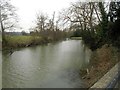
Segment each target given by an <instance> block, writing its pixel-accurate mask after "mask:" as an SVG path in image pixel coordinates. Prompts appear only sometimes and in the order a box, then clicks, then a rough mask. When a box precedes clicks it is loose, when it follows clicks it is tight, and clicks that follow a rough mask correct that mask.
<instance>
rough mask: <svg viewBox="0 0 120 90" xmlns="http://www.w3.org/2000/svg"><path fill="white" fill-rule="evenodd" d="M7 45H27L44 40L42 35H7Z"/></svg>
mask: <svg viewBox="0 0 120 90" xmlns="http://www.w3.org/2000/svg"><path fill="white" fill-rule="evenodd" d="M5 40H6V44H5V47H13V48H14V47H15V48H16V47H26V46H31V45H37V44H41V43H43V42H44V39H43V38H41V37H40V36H6V37H5Z"/></svg>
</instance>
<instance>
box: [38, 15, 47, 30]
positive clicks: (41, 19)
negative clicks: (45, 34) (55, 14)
mask: <svg viewBox="0 0 120 90" xmlns="http://www.w3.org/2000/svg"><path fill="white" fill-rule="evenodd" d="M47 20H48V16H47V15H44V14H43V13H38V14H37V20H36V25H37V27H36V28H37V30H38V31H44V30H45V27H46V22H47Z"/></svg>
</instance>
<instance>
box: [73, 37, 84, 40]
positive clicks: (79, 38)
mask: <svg viewBox="0 0 120 90" xmlns="http://www.w3.org/2000/svg"><path fill="white" fill-rule="evenodd" d="M71 39H73V40H82V37H71Z"/></svg>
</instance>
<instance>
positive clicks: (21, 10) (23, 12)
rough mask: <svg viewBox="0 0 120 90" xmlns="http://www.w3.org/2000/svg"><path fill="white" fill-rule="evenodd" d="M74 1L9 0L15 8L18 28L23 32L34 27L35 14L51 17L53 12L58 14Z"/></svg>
mask: <svg viewBox="0 0 120 90" xmlns="http://www.w3.org/2000/svg"><path fill="white" fill-rule="evenodd" d="M75 1H77V0H11V3H12V5H14V6H15V7H16V8H17V14H18V17H19V24H20V26H21V27H22V28H23V30H28V29H29V28H30V27H32V26H33V25H34V21H35V16H36V13H37V12H39V11H40V12H43V13H47V14H48V15H50V16H52V14H53V12H54V11H55V12H56V13H58V12H59V11H60V10H62V9H63V8H67V7H68V6H69V5H70V3H71V2H75Z"/></svg>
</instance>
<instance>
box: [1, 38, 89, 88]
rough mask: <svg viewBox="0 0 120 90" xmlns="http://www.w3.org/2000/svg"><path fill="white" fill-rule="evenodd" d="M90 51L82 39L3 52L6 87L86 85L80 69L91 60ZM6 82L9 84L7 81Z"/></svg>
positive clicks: (71, 86)
mask: <svg viewBox="0 0 120 90" xmlns="http://www.w3.org/2000/svg"><path fill="white" fill-rule="evenodd" d="M89 57H90V50H89V49H88V48H86V47H85V46H84V45H83V44H82V42H81V41H80V40H68V41H62V42H58V43H50V44H48V45H42V46H36V47H30V48H24V49H21V50H19V51H15V52H14V53H13V54H12V55H9V53H3V70H2V71H3V82H2V85H3V87H4V88H11V87H12V88H20V87H21V88H22V87H23V88H25V87H27V88H80V87H85V86H84V82H83V81H82V79H81V78H80V76H79V70H80V68H83V67H86V66H87V64H88V63H89ZM6 83H7V84H6Z"/></svg>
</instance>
